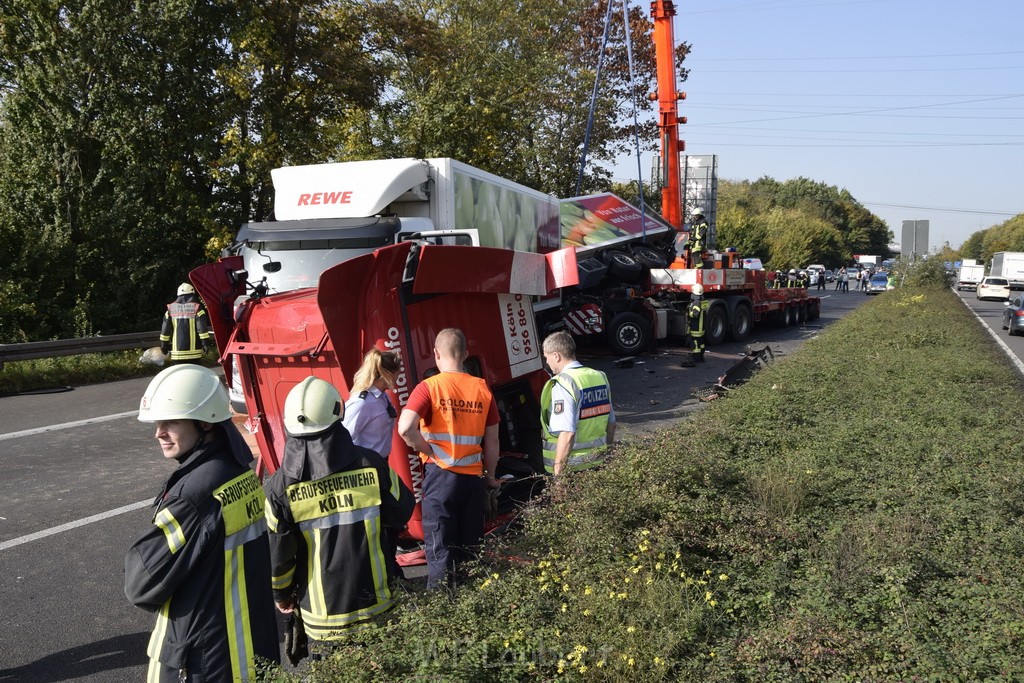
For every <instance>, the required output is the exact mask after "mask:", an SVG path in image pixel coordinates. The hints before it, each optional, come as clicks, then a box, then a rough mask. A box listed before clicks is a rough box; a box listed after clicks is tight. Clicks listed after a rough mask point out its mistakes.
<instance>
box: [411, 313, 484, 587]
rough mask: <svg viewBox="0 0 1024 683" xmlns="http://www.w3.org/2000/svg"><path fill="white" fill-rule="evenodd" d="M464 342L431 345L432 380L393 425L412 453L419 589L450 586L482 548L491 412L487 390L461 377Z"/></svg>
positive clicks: (449, 334) (443, 338)
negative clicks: (419, 536) (419, 471)
mask: <svg viewBox="0 0 1024 683" xmlns="http://www.w3.org/2000/svg"><path fill="white" fill-rule="evenodd" d="M467 357H468V352H467V348H466V336H465V335H464V334H463V333H462V331H461V330H458V329H456V328H453V327H448V328H445V329H443V330H441V331H440V332H439V333H438V335H437V339H435V341H434V362H435V363H436V364H437V369H438V370H439V371H440V372H439V373H438V374H436V375H434V376H432V377H429V378H427V379H426V380H424V381H422V382H420V383H419V384H418V385H416V388H415V389H413V391H412V393H411V394H410V395H409V401H408V402H407V403H406V405H405V408H404V409H403V410H402V414H401V416H399V418H398V433H399V434H400V435H401V436H402V438H403V439H404V440H405V442H406V443H407V444H409V446H410V447H411V448H414V449H416V451H418V452H419V454H420V459H421V460H423V462H424V466H425V476H424V480H423V500H422V513H423V543H424V546H425V550H426V556H427V588H428V589H439V588H444V587H450V586H451V585H452V582H453V577H454V576H455V574H456V571H457V570H458V568H459V565H460V564H461V563H462V562H463V561H465V560H467V559H470V558H471V557H472V556H473V553H474V551H475V549H476V547H477V546H479V545H480V543H481V542H482V541H483V534H484V516H485V506H486V498H487V489H496V488H498V486H499V485H500V484H499V482H498V481H497V479H496V478H495V474H496V469H497V466H498V407H497V404H496V403H495V401H494V395H493V394H491V391H490V389H488V388H487V383H486V382H485V381H484V380H482V379H480V378H479V377H474V376H472V375H470V374H467V373H466V372H465V371H464V370H463V363H465V361H466V358H467Z"/></svg>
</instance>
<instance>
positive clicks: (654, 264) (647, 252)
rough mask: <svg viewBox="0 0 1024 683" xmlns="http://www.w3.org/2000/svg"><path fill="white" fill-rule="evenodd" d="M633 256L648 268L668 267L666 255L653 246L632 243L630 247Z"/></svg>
mask: <svg viewBox="0 0 1024 683" xmlns="http://www.w3.org/2000/svg"><path fill="white" fill-rule="evenodd" d="M630 251H631V252H632V253H633V256H634V257H635V258H636V260H637V261H639V262H640V263H641V264H642V265H644V266H646V267H648V268H668V257H667V256H665V254H664V253H662V252H660V251H658V250H657V249H655V248H654V247H649V246H647V245H646V244H634V245H633V246H632V247H630Z"/></svg>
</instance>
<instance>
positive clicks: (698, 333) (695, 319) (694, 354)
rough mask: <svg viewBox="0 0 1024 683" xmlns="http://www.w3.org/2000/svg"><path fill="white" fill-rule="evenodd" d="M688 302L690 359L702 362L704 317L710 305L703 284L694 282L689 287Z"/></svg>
mask: <svg viewBox="0 0 1024 683" xmlns="http://www.w3.org/2000/svg"><path fill="white" fill-rule="evenodd" d="M690 293H691V296H690V303H689V305H688V306H687V307H686V317H687V318H688V319H689V323H690V341H691V342H692V343H693V350H692V351H691V352H690V360H692V361H695V362H697V363H703V362H704V318H705V316H706V314H707V310H708V307H709V306H710V305H711V302H709V301H708V300H707V299H705V298H704V286H703V285H701V284H700V283H697V284H695V285H694V286H693V287H692V288H691V289H690Z"/></svg>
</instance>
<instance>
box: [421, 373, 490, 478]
mask: <svg viewBox="0 0 1024 683" xmlns="http://www.w3.org/2000/svg"><path fill="white" fill-rule="evenodd" d="M424 381H425V382H426V384H427V390H428V391H429V392H430V408H431V410H430V421H429V422H427V421H426V420H420V429H421V430H422V432H423V436H424V437H425V438H426V440H427V441H428V442H429V443H430V449H431V450H432V451H433V452H432V453H431V454H430V455H426V454H424V453H420V458H421V459H422V460H423V462H424V463H426V462H428V461H429V462H433V463H434V464H436V465H438V466H440V467H443V468H445V469H446V470H451V471H452V472H455V473H456V474H475V475H481V474H483V472H484V465H483V443H484V432H485V431H486V429H487V413H488V411H489V410H490V407H491V401H492V400H494V397H493V395H492V394H491V390H490V389H488V388H487V383H486V382H485V381H484V380H482V379H480V378H479V377H473V376H472V375H467V374H466V373H464V372H442V373H441V374H439V375H434V376H433V377H430V378H428V379H426V380H424Z"/></svg>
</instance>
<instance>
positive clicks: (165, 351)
mask: <svg viewBox="0 0 1024 683" xmlns="http://www.w3.org/2000/svg"><path fill="white" fill-rule="evenodd" d="M160 350H161V351H162V352H163V354H164V355H165V356H166V355H167V354H169V353H170V352H171V345H170V344H161V345H160Z"/></svg>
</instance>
